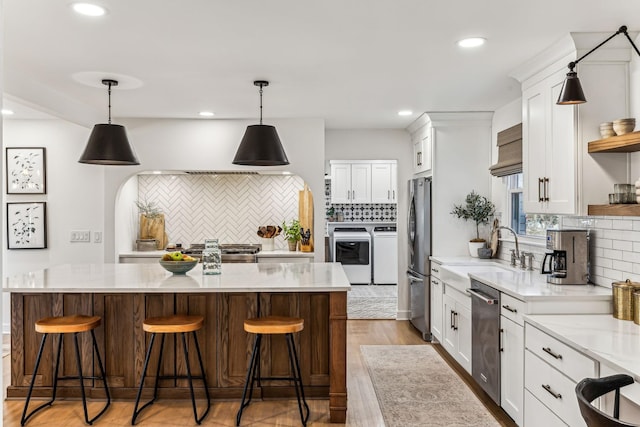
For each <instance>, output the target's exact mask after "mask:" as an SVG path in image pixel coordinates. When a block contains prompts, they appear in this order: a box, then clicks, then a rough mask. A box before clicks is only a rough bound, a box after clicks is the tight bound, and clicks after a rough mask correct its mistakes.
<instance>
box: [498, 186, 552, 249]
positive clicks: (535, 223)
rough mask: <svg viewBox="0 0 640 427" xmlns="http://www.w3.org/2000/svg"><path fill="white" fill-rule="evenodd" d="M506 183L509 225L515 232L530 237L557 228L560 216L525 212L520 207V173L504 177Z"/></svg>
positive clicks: (540, 235) (539, 235) (521, 199)
mask: <svg viewBox="0 0 640 427" xmlns="http://www.w3.org/2000/svg"><path fill="white" fill-rule="evenodd" d="M504 179H505V181H506V184H507V194H508V203H507V209H508V212H509V226H510V227H511V228H513V229H514V230H515V231H516V233H518V234H520V235H526V236H530V237H545V236H546V234H547V229H548V228H549V229H555V230H557V229H558V227H559V225H560V217H559V216H557V215H545V214H525V213H524V211H523V209H522V201H523V199H524V197H523V193H522V183H523V177H522V173H517V174H513V175H508V176H505V177H504Z"/></svg>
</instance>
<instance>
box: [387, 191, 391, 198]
mask: <svg viewBox="0 0 640 427" xmlns="http://www.w3.org/2000/svg"><path fill="white" fill-rule="evenodd" d="M387 199H388V200H389V199H391V190H387Z"/></svg>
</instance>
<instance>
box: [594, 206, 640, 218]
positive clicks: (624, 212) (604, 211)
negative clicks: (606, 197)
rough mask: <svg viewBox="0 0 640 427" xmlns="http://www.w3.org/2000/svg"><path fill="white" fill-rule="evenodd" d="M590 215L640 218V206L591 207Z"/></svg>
mask: <svg viewBox="0 0 640 427" xmlns="http://www.w3.org/2000/svg"><path fill="white" fill-rule="evenodd" d="M587 214H588V215H609V216H640V205H639V204H637V203H630V204H620V205H589V206H588V207H587Z"/></svg>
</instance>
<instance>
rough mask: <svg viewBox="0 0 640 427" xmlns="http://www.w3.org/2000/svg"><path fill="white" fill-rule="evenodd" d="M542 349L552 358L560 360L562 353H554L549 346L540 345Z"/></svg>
mask: <svg viewBox="0 0 640 427" xmlns="http://www.w3.org/2000/svg"><path fill="white" fill-rule="evenodd" d="M542 351H544V352H545V353H547V354H549V355H551V357H553V358H554V359H558V360H562V355H561V354H558V353H555V352H554V351H552V350H551V348H549V347H542Z"/></svg>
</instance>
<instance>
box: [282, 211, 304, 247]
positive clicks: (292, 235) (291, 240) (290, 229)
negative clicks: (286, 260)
mask: <svg viewBox="0 0 640 427" xmlns="http://www.w3.org/2000/svg"><path fill="white" fill-rule="evenodd" d="M282 230H283V236H284V238H285V240H286V241H287V244H288V245H289V250H290V251H292V252H294V251H296V250H297V249H298V242H299V241H300V239H301V238H302V236H301V234H300V231H301V230H300V221H298V220H297V219H293V220H291V222H289V225H287V222H286V221H284V222H283V223H282Z"/></svg>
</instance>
